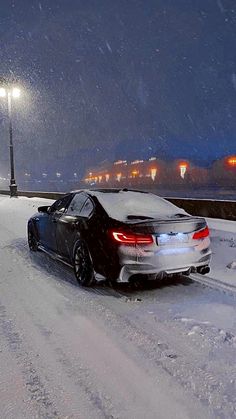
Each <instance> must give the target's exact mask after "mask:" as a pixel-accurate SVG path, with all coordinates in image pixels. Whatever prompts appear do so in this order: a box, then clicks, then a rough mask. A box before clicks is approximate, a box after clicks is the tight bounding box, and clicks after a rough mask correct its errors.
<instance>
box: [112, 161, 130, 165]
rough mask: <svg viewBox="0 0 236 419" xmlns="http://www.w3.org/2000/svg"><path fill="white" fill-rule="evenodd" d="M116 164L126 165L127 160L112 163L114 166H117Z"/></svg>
mask: <svg viewBox="0 0 236 419" xmlns="http://www.w3.org/2000/svg"><path fill="white" fill-rule="evenodd" d="M118 164H127V160H117V161H115V162H114V166H117V165H118Z"/></svg>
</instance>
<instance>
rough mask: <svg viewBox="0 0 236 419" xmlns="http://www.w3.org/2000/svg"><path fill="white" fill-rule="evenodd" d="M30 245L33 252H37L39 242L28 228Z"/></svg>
mask: <svg viewBox="0 0 236 419" xmlns="http://www.w3.org/2000/svg"><path fill="white" fill-rule="evenodd" d="M28 245H29V248H30V250H31V251H32V252H37V250H38V241H37V239H36V237H35V235H34V233H33V232H32V230H31V228H28Z"/></svg>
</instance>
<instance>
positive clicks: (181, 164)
mask: <svg viewBox="0 0 236 419" xmlns="http://www.w3.org/2000/svg"><path fill="white" fill-rule="evenodd" d="M187 167H188V163H186V162H181V163H180V164H179V168H180V169H181V168H185V169H187Z"/></svg>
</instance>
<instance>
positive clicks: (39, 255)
mask: <svg viewBox="0 0 236 419" xmlns="http://www.w3.org/2000/svg"><path fill="white" fill-rule="evenodd" d="M7 248H8V249H9V250H10V251H12V252H14V254H15V256H18V257H20V258H22V259H24V264H25V265H28V267H29V269H31V268H33V269H36V271H37V274H40V272H42V273H44V275H46V276H48V277H50V278H53V279H56V280H60V281H62V282H65V283H68V284H71V285H73V286H75V287H77V288H78V289H80V287H79V285H78V283H77V281H76V279H75V276H74V273H73V269H72V268H70V267H69V266H67V265H64V264H63V263H61V262H60V261H58V260H56V259H53V258H52V257H50V256H49V255H48V254H46V253H44V252H43V251H38V252H31V251H30V250H29V248H28V243H27V240H26V239H25V238H20V239H17V240H14V241H12V242H11V243H10V245H8V246H7ZM191 284H193V281H192V280H191V279H189V278H188V277H184V276H173V277H168V278H165V279H162V280H150V279H147V278H146V277H144V276H138V275H136V276H134V277H132V278H131V281H130V282H129V283H111V282H109V281H106V280H100V281H96V282H95V284H94V285H93V286H92V287H90V288H85V287H83V290H86V291H88V292H91V293H96V294H102V295H109V296H113V297H118V298H120V297H127V296H131V297H132V295H134V293H137V292H138V293H140V295H141V294H142V292H143V291H150V292H153V291H155V290H161V289H163V288H168V287H173V286H176V287H177V286H179V285H182V286H189V285H191Z"/></svg>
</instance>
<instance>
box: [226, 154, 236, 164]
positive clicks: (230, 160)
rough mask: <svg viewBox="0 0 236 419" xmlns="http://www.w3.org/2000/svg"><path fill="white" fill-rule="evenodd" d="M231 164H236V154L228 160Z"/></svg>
mask: <svg viewBox="0 0 236 419" xmlns="http://www.w3.org/2000/svg"><path fill="white" fill-rule="evenodd" d="M227 162H228V164H229V165H230V166H236V156H232V157H230V158H229V159H228V160H227Z"/></svg>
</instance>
